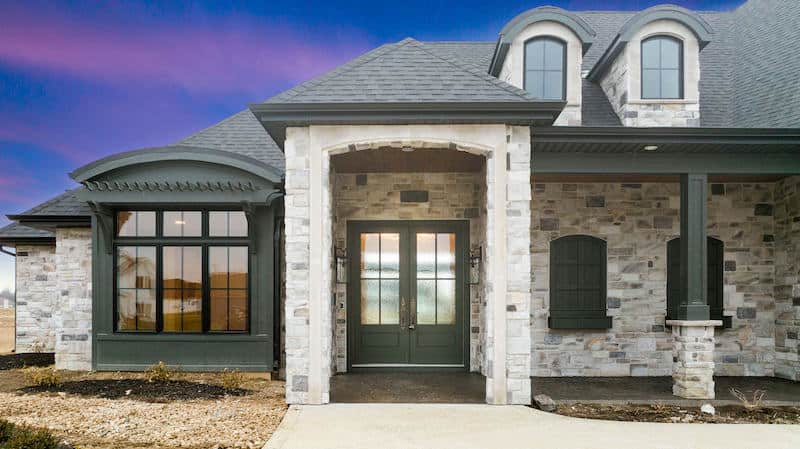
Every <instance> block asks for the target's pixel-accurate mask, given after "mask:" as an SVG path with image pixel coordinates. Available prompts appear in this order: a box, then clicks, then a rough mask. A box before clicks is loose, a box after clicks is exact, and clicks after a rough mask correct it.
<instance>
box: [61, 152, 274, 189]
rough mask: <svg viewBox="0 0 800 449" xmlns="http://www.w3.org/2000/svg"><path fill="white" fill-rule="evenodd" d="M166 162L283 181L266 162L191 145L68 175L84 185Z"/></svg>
mask: <svg viewBox="0 0 800 449" xmlns="http://www.w3.org/2000/svg"><path fill="white" fill-rule="evenodd" d="M163 161H193V162H202V163H209V164H216V165H223V166H229V167H233V168H236V169H239V170H242V171H244V172H247V173H250V174H252V175H255V176H258V177H260V178H263V179H264V180H267V181H270V182H272V183H276V184H277V183H280V182H281V175H280V173H279V172H278V170H276V169H275V168H274V167H272V166H270V165H268V164H266V163H264V162H261V161H258V160H256V159H253V158H251V157H248V156H243V155H240V154H236V153H231V152H229V151H222V150H214V149H210V148H201V147H193V146H188V145H168V146H164V147H155V148H145V149H141V150H135V151H128V152H125V153H119V154H115V155H112V156H109V157H106V158H103V159H100V160H98V161H95V162H92V163H89V164H87V165H84V166H83V167H80V168H78V169H77V170H75V171H73V172H72V173H70V174H69V175H70V177H71V178H72V179H74V180H75V181H77V182H79V183H85V182H86V181H90V180H92V179H93V178H96V177H98V176H100V175H103V174H105V173H108V172H110V171H113V170H117V169H121V168H125V167H130V166H133V165H139V164H146V163H151V162H163Z"/></svg>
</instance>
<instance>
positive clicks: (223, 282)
mask: <svg viewBox="0 0 800 449" xmlns="http://www.w3.org/2000/svg"><path fill="white" fill-rule="evenodd" d="M208 269H209V284H210V287H211V293H210V295H211V330H212V331H245V330H247V316H248V313H247V309H248V297H247V282H248V254H247V247H243V246H214V247H210V248H208Z"/></svg>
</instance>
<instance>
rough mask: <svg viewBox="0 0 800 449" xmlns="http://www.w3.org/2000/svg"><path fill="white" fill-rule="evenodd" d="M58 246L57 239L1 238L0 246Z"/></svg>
mask: <svg viewBox="0 0 800 449" xmlns="http://www.w3.org/2000/svg"><path fill="white" fill-rule="evenodd" d="M55 244H56V238H55V237H14V236H9V237H0V246H9V247H15V246H17V245H36V246H52V245H55Z"/></svg>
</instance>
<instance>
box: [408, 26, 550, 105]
mask: <svg viewBox="0 0 800 449" xmlns="http://www.w3.org/2000/svg"><path fill="white" fill-rule="evenodd" d="M412 41H413V43H414V45H415V46H416V47H418V48H419V49H420V50H422V51H424V52H425V53H427V54H429V55H431V56H433V57H435V58H439V59H441V60H442V61H444V62H446V63H448V64H450V65H452V66H454V67H456V68H458V69H460V70H462V71H464V72H466V73H469V74H470V75H472V76H474V77H476V78H479V79H481V80H483V81H486V82H487V83H490V84H492V85H493V86H496V87H499V88H501V89H503V90H505V91H506V92H508V93H511V94H514V95H517V96H519V97H520V98H521V99H523V100H535V98H533V97H532V96H531V95H530V94H529V93H528V92H526V91H525V90H522V89H520V88H518V87H515V86H512V85H511V84H508V83H506V82H505V81H503V80H501V79H498V78H495V77H493V76H491V75H489V74H488V73H482V72H480V71H477V70H475V69H472V68H470V67H467V66H464V65H462V64H461V63H459V62H456V61H453V60H452V59H450V58H448V57H445V56H442V55H438V54H436V53H435V52H432V51H431V50H429V49H427V48H425V44H424V43H422V42H420V41H418V40H412Z"/></svg>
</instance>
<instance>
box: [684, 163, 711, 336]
mask: <svg viewBox="0 0 800 449" xmlns="http://www.w3.org/2000/svg"><path fill="white" fill-rule="evenodd" d="M707 184H708V177H707V176H706V175H704V174H683V175H681V207H680V215H681V274H680V292H681V294H680V302H679V304H678V307H677V310H676V313H677V319H678V320H701V321H703V320H708V319H709V317H710V316H711V315H710V307H709V306H708V298H707V296H708V288H707V282H708V273H707V271H708V241H707V236H706V224H707V222H708V211H707V207H706V201H707V197H706V185H707Z"/></svg>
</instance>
